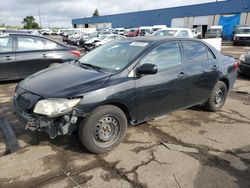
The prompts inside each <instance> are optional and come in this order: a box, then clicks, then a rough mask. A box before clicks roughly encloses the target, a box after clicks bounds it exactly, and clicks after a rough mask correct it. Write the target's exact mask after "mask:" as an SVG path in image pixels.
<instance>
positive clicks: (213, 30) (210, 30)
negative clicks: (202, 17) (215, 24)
mask: <svg viewBox="0 0 250 188" xmlns="http://www.w3.org/2000/svg"><path fill="white" fill-rule="evenodd" d="M207 33H220V29H208V30H207Z"/></svg>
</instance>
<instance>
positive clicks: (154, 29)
mask: <svg viewBox="0 0 250 188" xmlns="http://www.w3.org/2000/svg"><path fill="white" fill-rule="evenodd" d="M166 28H167V26H166V25H153V27H152V32H155V31H157V30H159V29H166Z"/></svg>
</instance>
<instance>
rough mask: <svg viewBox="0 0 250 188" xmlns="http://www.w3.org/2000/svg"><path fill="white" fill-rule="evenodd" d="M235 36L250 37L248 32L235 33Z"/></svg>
mask: <svg viewBox="0 0 250 188" xmlns="http://www.w3.org/2000/svg"><path fill="white" fill-rule="evenodd" d="M235 36H237V37H250V34H235Z"/></svg>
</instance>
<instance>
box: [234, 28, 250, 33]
mask: <svg viewBox="0 0 250 188" xmlns="http://www.w3.org/2000/svg"><path fill="white" fill-rule="evenodd" d="M236 34H250V28H238V29H237V30H236Z"/></svg>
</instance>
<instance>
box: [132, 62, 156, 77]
mask: <svg viewBox="0 0 250 188" xmlns="http://www.w3.org/2000/svg"><path fill="white" fill-rule="evenodd" d="M157 72H158V68H157V65H154V64H149V63H146V64H143V65H141V66H140V67H138V68H137V69H136V73H137V74H138V75H142V74H156V73H157Z"/></svg>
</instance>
